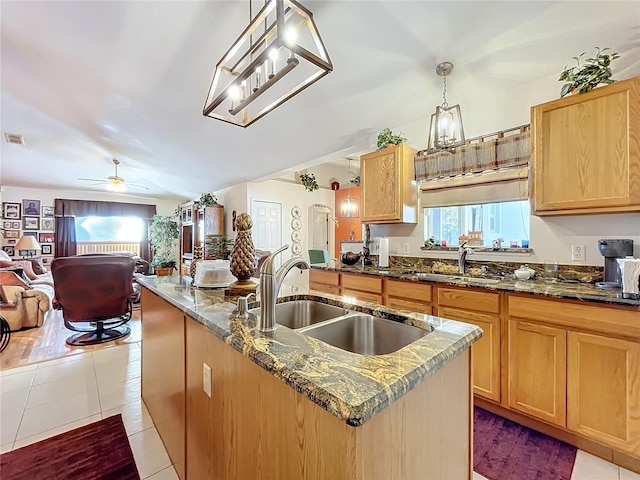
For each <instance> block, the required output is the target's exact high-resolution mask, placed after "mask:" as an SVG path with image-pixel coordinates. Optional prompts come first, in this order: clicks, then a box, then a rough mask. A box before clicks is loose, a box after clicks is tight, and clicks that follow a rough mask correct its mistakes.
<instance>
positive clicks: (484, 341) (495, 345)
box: [439, 307, 500, 403]
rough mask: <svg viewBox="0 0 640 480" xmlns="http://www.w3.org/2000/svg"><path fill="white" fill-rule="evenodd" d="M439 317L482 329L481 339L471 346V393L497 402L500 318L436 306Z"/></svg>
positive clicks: (498, 400)
mask: <svg viewBox="0 0 640 480" xmlns="http://www.w3.org/2000/svg"><path fill="white" fill-rule="evenodd" d="M439 316H441V317H444V318H450V319H451V320H459V321H461V322H466V323H471V324H473V325H477V326H478V327H480V328H482V331H483V333H482V338H481V339H480V340H478V341H477V342H476V343H474V344H473V345H472V346H471V358H472V365H473V393H474V394H476V395H480V396H482V397H484V398H487V399H489V400H493V401H494V402H498V403H499V402H500V318H499V317H498V316H497V315H490V314H486V313H479V312H472V311H468V310H460V309H457V308H451V307H440V309H439Z"/></svg>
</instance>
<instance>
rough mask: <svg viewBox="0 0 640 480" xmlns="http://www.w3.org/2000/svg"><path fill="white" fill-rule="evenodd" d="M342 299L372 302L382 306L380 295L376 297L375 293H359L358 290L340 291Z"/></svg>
mask: <svg viewBox="0 0 640 480" xmlns="http://www.w3.org/2000/svg"><path fill="white" fill-rule="evenodd" d="M342 296H343V297H355V298H357V299H358V300H362V301H363V302H372V303H377V304H378V305H382V295H376V294H375V293H367V292H359V291H358V290H347V289H345V288H343V289H342Z"/></svg>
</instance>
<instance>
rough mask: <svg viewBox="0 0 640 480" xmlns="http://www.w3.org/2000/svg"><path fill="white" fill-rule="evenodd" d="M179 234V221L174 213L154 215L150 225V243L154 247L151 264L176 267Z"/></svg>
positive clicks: (158, 266) (157, 266)
mask: <svg viewBox="0 0 640 480" xmlns="http://www.w3.org/2000/svg"><path fill="white" fill-rule="evenodd" d="M179 236H180V232H179V230H178V222H177V220H176V217H175V216H174V215H154V216H153V219H152V220H151V225H149V244H150V245H151V248H152V249H153V260H152V261H151V266H153V267H156V268H175V266H176V257H177V255H178V249H177V243H178V242H177V240H178V237H179Z"/></svg>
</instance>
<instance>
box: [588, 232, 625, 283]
mask: <svg viewBox="0 0 640 480" xmlns="http://www.w3.org/2000/svg"><path fill="white" fill-rule="evenodd" d="M598 250H599V251H600V253H601V254H602V256H603V257H604V282H596V287H598V288H620V286H621V284H622V275H621V273H620V266H619V265H618V262H617V261H616V260H617V259H618V258H624V257H628V256H632V255H633V240H630V239H628V238H626V239H605V238H603V239H601V240H598Z"/></svg>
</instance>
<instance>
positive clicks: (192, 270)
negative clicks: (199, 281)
mask: <svg viewBox="0 0 640 480" xmlns="http://www.w3.org/2000/svg"><path fill="white" fill-rule="evenodd" d="M203 252H204V248H203V247H202V245H198V246H197V247H194V248H193V260H191V265H189V275H190V276H191V278H196V265H197V263H198V262H199V261H200V260H202V254H203Z"/></svg>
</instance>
